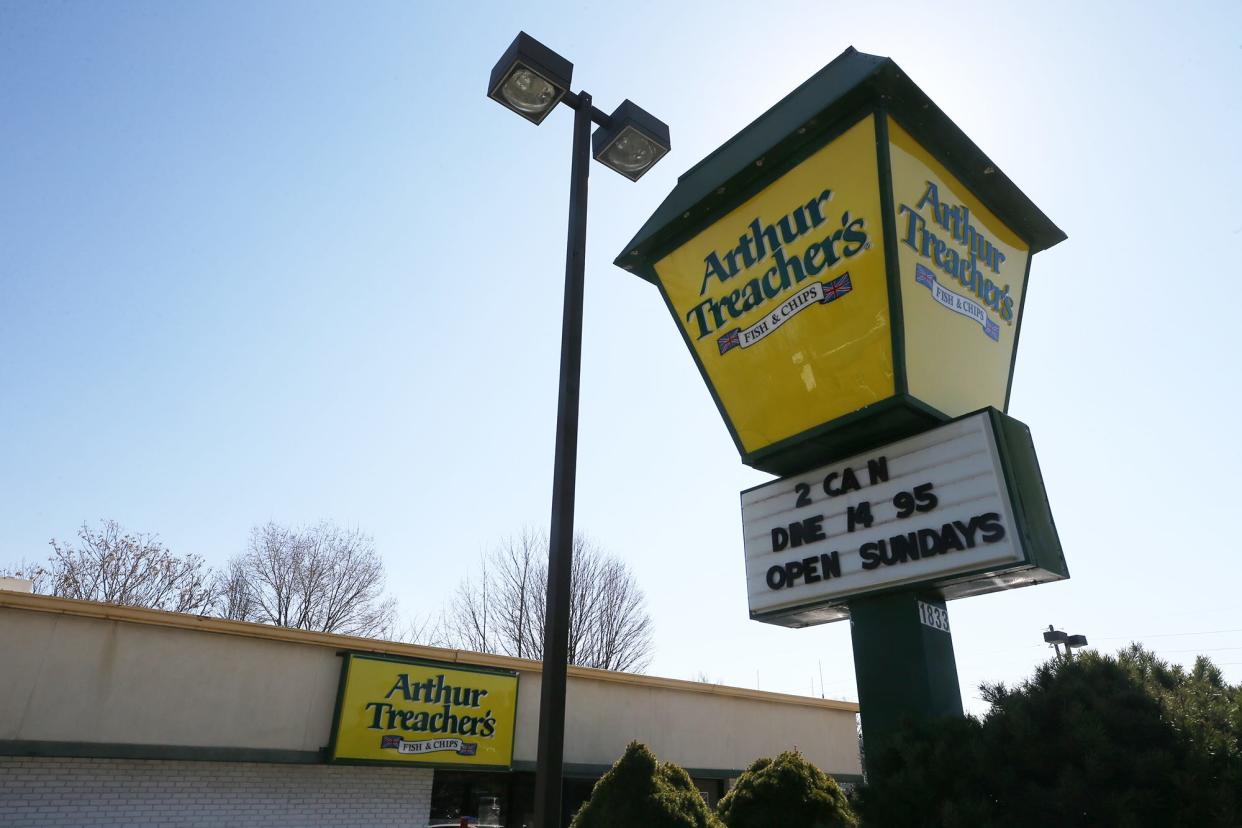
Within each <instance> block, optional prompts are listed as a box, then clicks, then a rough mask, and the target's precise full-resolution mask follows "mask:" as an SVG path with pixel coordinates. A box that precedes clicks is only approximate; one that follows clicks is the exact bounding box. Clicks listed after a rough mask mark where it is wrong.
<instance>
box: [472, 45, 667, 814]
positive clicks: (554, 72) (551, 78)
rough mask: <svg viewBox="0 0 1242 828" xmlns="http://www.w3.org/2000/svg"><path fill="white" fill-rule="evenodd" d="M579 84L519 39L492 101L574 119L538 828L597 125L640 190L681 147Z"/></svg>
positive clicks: (601, 146)
mask: <svg viewBox="0 0 1242 828" xmlns="http://www.w3.org/2000/svg"><path fill="white" fill-rule="evenodd" d="M572 75H573V64H572V63H570V62H569V61H568V60H566V59H565V58H563V57H561V56H560V55H558V54H557V53H556V52H553V51H552V50H551V49H549V48H548V47H547V46H544V45H543V44H542V43H540V42H539V41H537V40H535V39H534V38H533V37H531V36H530V35H528V34H526V33H525V32H519V33H518V36H517V37H516V38H515V39H514V41H513V43H512V44H510V46H509V48H508V49H506V50H505V53H504V55H502V56H501V58H500V60H499V61H498V62H497V63H496V66H495V67H494V68H493V69H492V74H491V79H490V81H489V84H488V92H487V95H488V97H489V98H491V99H492V100H494V101H496V102H497V103H499V104H501V105H502V106H504V107H506V108H507V109H511V110H513V111H514V112H516V113H517V114H518V115H521V116H522V117H523V118H525V119H526V120H528V121H530V122H532V123H534V124H540V123H542V122H543V119H544V118H546V117H547V116H548V113H550V112H551V111H552V110H553V109H555V108H556V105H557V104H558V103H564V104H566V105H568V106H569V107H570V108H571V109H573V110H574V139H573V151H572V164H571V167H570V176H569V237H568V242H567V245H566V250H565V304H564V311H563V315H562V318H561V375H560V392H559V396H558V403H557V411H556V449H555V454H554V457H555V460H554V466H553V472H552V528H551V531H550V532H549V533H548V598H547V601H548V603H547V612H546V613H545V616H546V621H545V626H544V634H543V679H542V686H541V691H540V698H539V752H538V757H537V762H536V766H535V825H536V826H538V828H557V826H559V823H560V814H561V770H562V766H563V764H564V748H565V684H566V672H567V662H568V655H569V585H570V577H571V575H570V573H571V571H572V568H573V566H572V565H573V536H574V488H575V479H576V474H577V462H578V384H579V378H580V375H581V367H582V292H583V275H584V273H585V269H586V212H587V174H588V168H589V167H590V163H591V156H592V153H591V145H592V141H591V135H590V130H591V124H592V123H595V124H598V125H599V129H597V130H596V131H595V136H594V144H595V158H596V159H597V160H598V161H600V163H602V164H604V165H605V166H606V167H609V168H610V169H612V170H615V171H616V172H618V173H620V174H621V175H624V176H625V177H626V178H628V179H630V180H631V181H637V180H638V179H639V178H641V177H642V176H643V174H645V173H646V172H647V170H649V169H651V168H652V167H653V166H654V165H655V163H656V162H657V161H659V160H660V159H661V158H662V157H663V156H664V155H665V154H666V153H668V151H669V149H671V147H672V145H671V144H670V143H669V135H668V126H667V125H666V124H665V123H664V122H663V121H660V120H659V119H658V118H655V117H654V116H652V115H651V114H649V113H647V112H645V111H644V110H642V109H641V108H639V107H638V106H636V105H635V104H634V103H633V102H631V101H629V100H626V101H624V102H623V103H622V104H621V105H620V106H619V107H617V109H616V111H614V112H613V113H612V115H605V114H604V113H603V112H601V111H600V110H598V109H596V108H595V107H594V106H592V105H591V96H590V95H589V94H588V93H586V92H578V93H577V94H574V93H573V92H571V91H570V89H569V83H570V78H571V77H572Z"/></svg>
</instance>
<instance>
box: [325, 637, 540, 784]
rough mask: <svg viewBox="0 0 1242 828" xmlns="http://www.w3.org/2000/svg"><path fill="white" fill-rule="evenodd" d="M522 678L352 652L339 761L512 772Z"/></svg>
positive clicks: (343, 692)
mask: <svg viewBox="0 0 1242 828" xmlns="http://www.w3.org/2000/svg"><path fill="white" fill-rule="evenodd" d="M517 690H518V677H517V674H516V673H513V672H508V671H503V670H488V669H484V668H478V667H461V666H458V665H450V664H439V663H436V662H430V661H419V660H414V659H399V658H395V657H388V656H373V655H362V654H359V653H346V654H345V664H344V665H343V666H342V672H341V689H340V697H339V699H338V702H337V709H336V719H335V722H334V724H333V727H332V744H331V746H330V748H329V757H330V760H331V761H333V762H363V763H389V764H398V765H432V766H452V767H458V766H464V767H480V768H508V767H509V766H510V765H511V764H512V762H513V730H514V723H515V718H516V712H517Z"/></svg>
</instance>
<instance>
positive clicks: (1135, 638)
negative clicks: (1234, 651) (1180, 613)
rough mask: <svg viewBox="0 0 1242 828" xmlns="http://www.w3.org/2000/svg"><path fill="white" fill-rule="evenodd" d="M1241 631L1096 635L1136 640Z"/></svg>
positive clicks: (1239, 629) (1122, 639) (1110, 639)
mask: <svg viewBox="0 0 1242 828" xmlns="http://www.w3.org/2000/svg"><path fill="white" fill-rule="evenodd" d="M1236 632H1242V627H1239V628H1237V629H1232V630H1201V631H1199V632H1176V633H1153V634H1151V635H1097V636H1094V637H1095V638H1096V639H1097V640H1099V641H1137V640H1139V639H1140V638H1144V639H1145V638H1179V637H1182V636H1187V635H1218V634H1220V633H1236Z"/></svg>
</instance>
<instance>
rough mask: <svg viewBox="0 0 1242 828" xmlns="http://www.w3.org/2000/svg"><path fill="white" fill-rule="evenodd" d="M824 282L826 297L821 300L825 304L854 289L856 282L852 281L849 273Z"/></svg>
mask: <svg viewBox="0 0 1242 828" xmlns="http://www.w3.org/2000/svg"><path fill="white" fill-rule="evenodd" d="M823 284H824V298H823V299H820V300H819V301H820V302H821V303H823V304H827V303H828V302H831V301H832V300H833V299H839V298H841V297H842V296H844V295H845V294H847V293H849V292H850V291H851V290H853V289H854V283H853V282H851V281H850V274H848V273H846V274H844V275H842V276H838V277H837V278H835V279H833V280H832V281H831V282H824V283H823Z"/></svg>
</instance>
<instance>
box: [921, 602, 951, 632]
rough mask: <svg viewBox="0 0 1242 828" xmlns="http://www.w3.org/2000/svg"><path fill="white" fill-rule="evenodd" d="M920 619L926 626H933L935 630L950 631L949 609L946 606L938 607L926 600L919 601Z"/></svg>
mask: <svg viewBox="0 0 1242 828" xmlns="http://www.w3.org/2000/svg"><path fill="white" fill-rule="evenodd" d="M918 607H919V620H920V621H922V622H923V624H924V626H928V627H931V628H932V629H933V630H940V631H941V632H949V631H950V630H949V611H948V610H947V609H945V608H944V607H938V606H935V605H934V604H929V603H927V602H926V601H919V602H918Z"/></svg>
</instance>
